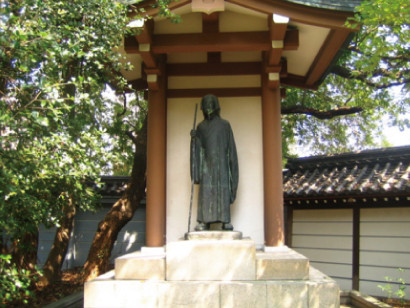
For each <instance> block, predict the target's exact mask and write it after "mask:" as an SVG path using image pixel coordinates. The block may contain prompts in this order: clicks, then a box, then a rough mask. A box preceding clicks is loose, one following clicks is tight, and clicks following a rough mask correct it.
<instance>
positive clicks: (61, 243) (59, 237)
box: [41, 198, 76, 286]
mask: <svg viewBox="0 0 410 308" xmlns="http://www.w3.org/2000/svg"><path fill="white" fill-rule="evenodd" d="M63 213H64V216H63V218H62V221H61V226H60V227H59V228H58V229H57V231H56V235H55V237H54V243H53V246H52V247H51V250H50V252H49V254H48V257H47V261H46V263H45V264H44V267H43V277H42V278H41V285H42V286H47V285H49V284H51V283H52V282H54V281H56V280H57V279H59V278H60V276H61V266H62V265H63V262H64V258H65V255H66V253H67V250H68V244H69V242H70V237H71V232H72V230H73V227H74V216H75V214H76V207H75V204H74V201H73V200H72V198H70V200H69V204H67V205H66V206H65V207H64V208H63Z"/></svg>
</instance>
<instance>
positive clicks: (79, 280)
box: [7, 267, 84, 308]
mask: <svg viewBox="0 0 410 308" xmlns="http://www.w3.org/2000/svg"><path fill="white" fill-rule="evenodd" d="M83 288H84V275H83V268H82V267H78V268H74V269H70V270H66V271H63V273H62V276H61V280H59V281H56V282H54V283H53V284H51V285H49V286H48V287H44V288H37V289H36V290H35V294H36V297H35V298H34V299H33V300H32V301H30V302H29V303H28V304H26V305H24V306H25V307H33V308H40V307H44V306H45V305H48V304H51V303H53V302H55V301H58V300H60V299H62V298H64V297H66V296H68V295H71V294H74V293H77V292H79V291H81V290H83ZM7 307H10V308H11V307H13V308H15V307H22V304H21V303H19V304H15V305H13V304H8V305H7Z"/></svg>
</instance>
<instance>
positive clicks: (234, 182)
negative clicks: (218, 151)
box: [229, 126, 239, 203]
mask: <svg viewBox="0 0 410 308" xmlns="http://www.w3.org/2000/svg"><path fill="white" fill-rule="evenodd" d="M229 130H230V131H229V181H230V183H229V184H230V188H231V203H233V202H234V201H235V199H236V191H237V189H238V183H239V166H238V155H237V153H236V146H235V139H234V137H233V133H232V129H231V127H230V126H229Z"/></svg>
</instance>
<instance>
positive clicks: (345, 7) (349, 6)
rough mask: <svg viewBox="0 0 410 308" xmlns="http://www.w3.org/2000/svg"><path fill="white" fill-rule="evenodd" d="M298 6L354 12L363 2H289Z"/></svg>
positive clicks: (321, 0)
mask: <svg viewBox="0 0 410 308" xmlns="http://www.w3.org/2000/svg"><path fill="white" fill-rule="evenodd" d="M287 1H288V2H293V3H297V4H302V5H306V6H312V7H318V8H322V9H330V10H336V11H344V12H353V11H354V9H355V7H357V6H359V5H360V2H361V0H339V1H330V0H287Z"/></svg>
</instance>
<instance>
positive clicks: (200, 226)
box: [195, 222, 209, 231]
mask: <svg viewBox="0 0 410 308" xmlns="http://www.w3.org/2000/svg"><path fill="white" fill-rule="evenodd" d="M206 230H209V224H206V223H203V222H200V223H199V224H198V225H197V226H196V227H195V231H206Z"/></svg>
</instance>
